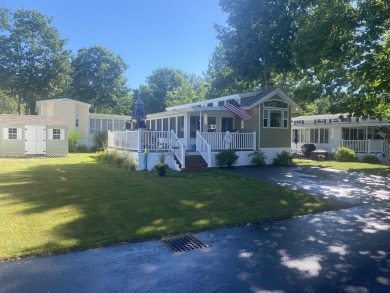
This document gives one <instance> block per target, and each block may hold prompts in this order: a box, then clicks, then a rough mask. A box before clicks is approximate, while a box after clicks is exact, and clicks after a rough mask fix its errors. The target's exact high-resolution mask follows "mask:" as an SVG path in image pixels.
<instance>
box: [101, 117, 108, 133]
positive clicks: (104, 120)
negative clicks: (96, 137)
mask: <svg viewBox="0 0 390 293" xmlns="http://www.w3.org/2000/svg"><path fill="white" fill-rule="evenodd" d="M107 130H108V120H107V119H102V132H106V131H107Z"/></svg>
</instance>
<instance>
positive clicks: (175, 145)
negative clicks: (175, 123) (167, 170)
mask: <svg viewBox="0 0 390 293" xmlns="http://www.w3.org/2000/svg"><path fill="white" fill-rule="evenodd" d="M169 145H170V148H171V151H172V152H173V153H174V154H175V156H176V158H177V159H178V160H179V162H180V164H181V167H182V168H185V166H186V153H185V146H184V145H183V144H182V143H181V141H180V140H179V138H178V137H177V135H176V133H175V132H174V131H173V130H171V138H170V142H169Z"/></svg>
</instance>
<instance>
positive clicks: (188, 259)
mask: <svg viewBox="0 0 390 293" xmlns="http://www.w3.org/2000/svg"><path fill="white" fill-rule="evenodd" d="M235 172H238V173H241V174H246V175H248V176H252V177H255V178H258V179H261V180H269V181H272V182H276V183H277V184H281V185H287V186H291V187H293V188H300V189H304V190H306V191H309V192H313V193H319V194H321V195H323V196H326V197H336V198H338V199H341V200H346V201H348V202H351V203H353V204H354V207H352V208H350V209H346V210H342V211H336V212H327V213H323V214H318V215H310V216H304V217H297V218H293V219H288V220H283V221H274V222H267V223H262V224H253V225H247V226H243V227H234V228H226V229H218V230H210V231H205V232H202V233H198V234H197V235H196V236H197V237H198V238H199V239H200V240H202V241H203V242H204V243H206V244H207V245H209V248H207V249H202V250H194V251H190V252H185V253H176V254H174V253H172V252H170V251H169V250H168V249H167V248H166V247H165V246H164V245H163V244H162V243H161V242H160V241H158V240H155V241H148V242H140V243H133V244H124V245H116V246H112V247H107V248H100V249H91V250H86V251H79V252H74V253H69V254H63V255H57V256H48V257H40V258H30V259H25V260H21V261H12V262H3V263H0V291H1V292H274V293H276V292H390V200H389V198H390V185H389V184H390V182H389V180H387V179H383V178H380V177H375V176H362V175H358V174H349V173H345V172H337V171H329V170H321V169H309V168H295V167H294V168H274V167H267V168H264V169H253V168H237V169H235Z"/></svg>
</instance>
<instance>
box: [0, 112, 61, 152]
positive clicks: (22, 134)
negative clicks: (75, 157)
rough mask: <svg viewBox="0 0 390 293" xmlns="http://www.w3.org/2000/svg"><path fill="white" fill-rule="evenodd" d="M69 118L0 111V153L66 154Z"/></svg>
mask: <svg viewBox="0 0 390 293" xmlns="http://www.w3.org/2000/svg"><path fill="white" fill-rule="evenodd" d="M67 130H68V119H66V118H63V117H46V116H33V115H26V116H23V115H0V157H28V156H49V157H51V156H52V157H56V156H66V155H67V154H68V138H67Z"/></svg>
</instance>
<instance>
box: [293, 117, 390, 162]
mask: <svg viewBox="0 0 390 293" xmlns="http://www.w3.org/2000/svg"><path fill="white" fill-rule="evenodd" d="M389 126H390V121H388V120H385V119H381V118H380V119H374V118H367V119H364V118H361V117H352V116H351V115H348V114H325V115H313V116H299V117H294V118H293V119H292V127H291V128H292V135H291V138H292V140H291V149H292V150H296V149H298V150H299V149H300V148H301V147H302V145H303V144H307V143H310V144H314V145H315V146H316V148H317V149H321V150H324V151H326V152H329V153H331V152H335V150H337V148H338V147H340V146H342V147H347V148H350V149H352V150H354V151H355V152H356V153H357V154H358V156H364V155H366V154H378V155H383V156H387V157H388V156H389V154H390V152H389V149H390V148H389V145H388V144H387V140H386V139H384V137H383V135H382V133H383V132H382V131H381V129H383V128H384V127H389Z"/></svg>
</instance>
